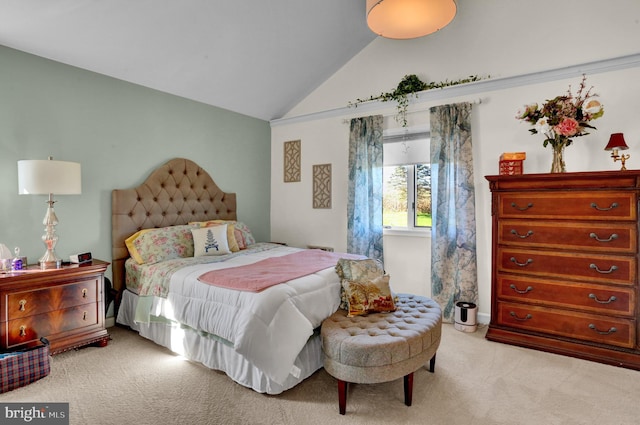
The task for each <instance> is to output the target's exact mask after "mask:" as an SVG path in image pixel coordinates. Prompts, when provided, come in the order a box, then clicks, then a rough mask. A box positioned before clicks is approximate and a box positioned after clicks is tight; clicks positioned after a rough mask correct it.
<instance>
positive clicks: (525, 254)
mask: <svg viewBox="0 0 640 425" xmlns="http://www.w3.org/2000/svg"><path fill="white" fill-rule="evenodd" d="M496 263H497V267H498V270H499V271H507V272H511V273H519V274H531V275H536V276H546V277H559V278H566V279H570V280H586V281H588V282H602V283H616V284H622V285H634V284H635V282H636V274H637V265H636V258H635V257H632V256H622V255H592V254H586V253H564V252H562V253H560V252H552V251H544V250H539V251H538V250H533V249H532V250H526V249H517V248H505V247H500V248H498V250H497V258H496Z"/></svg>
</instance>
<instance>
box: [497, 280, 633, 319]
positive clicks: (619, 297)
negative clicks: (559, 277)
mask: <svg viewBox="0 0 640 425" xmlns="http://www.w3.org/2000/svg"><path fill="white" fill-rule="evenodd" d="M497 281H498V285H497V286H498V287H497V292H498V294H497V295H498V298H499V299H500V300H504V301H515V302H523V303H529V304H538V305H545V306H550V307H565V308H572V309H579V310H582V311H584V312H590V313H602V314H610V315H611V314H616V315H624V316H629V317H633V315H634V314H635V305H636V291H635V290H633V289H632V288H629V287H626V288H625V287H619V286H607V285H594V284H589V283H582V282H576V283H568V282H566V281H564V282H563V281H554V280H551V279H534V278H529V277H527V276H513V275H506V274H501V273H499V274H498V278H497Z"/></svg>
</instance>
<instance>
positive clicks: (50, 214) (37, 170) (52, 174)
mask: <svg viewBox="0 0 640 425" xmlns="http://www.w3.org/2000/svg"><path fill="white" fill-rule="evenodd" d="M80 175H81V173H80V164H79V163H77V162H68V161H54V160H53V159H52V158H51V157H49V159H48V160H38V159H35V160H22V161H18V193H19V194H20V195H49V200H48V201H47V203H48V204H49V207H48V208H47V213H46V214H45V216H44V220H43V221H42V224H44V226H45V234H44V235H42V241H43V242H44V244H45V246H46V248H47V251H46V252H45V254H44V255H43V256H42V257H41V258H40V260H39V261H38V264H39V265H40V267H41V268H42V269H51V268H60V267H62V260H61V259H60V258H58V256H57V255H56V253H55V247H56V243H57V242H58V236H57V235H56V229H55V226H56V224H58V217H56V213H55V211H54V209H53V204H54V202H55V201H54V200H53V194H54V193H55V194H56V195H79V194H80V193H81V192H82V184H81V181H80Z"/></svg>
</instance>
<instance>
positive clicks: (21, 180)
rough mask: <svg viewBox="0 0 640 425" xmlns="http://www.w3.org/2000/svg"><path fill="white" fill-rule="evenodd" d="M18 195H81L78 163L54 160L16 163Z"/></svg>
mask: <svg viewBox="0 0 640 425" xmlns="http://www.w3.org/2000/svg"><path fill="white" fill-rule="evenodd" d="M18 193H19V194H20V195H48V194H50V193H53V194H56V195H79V194H81V193H82V183H81V172H80V163H78V162H68V161H54V160H46V159H44V160H39V159H33V160H23V161H18Z"/></svg>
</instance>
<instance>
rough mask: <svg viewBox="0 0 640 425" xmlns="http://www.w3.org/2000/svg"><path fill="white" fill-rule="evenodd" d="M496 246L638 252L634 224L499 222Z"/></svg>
mask: <svg viewBox="0 0 640 425" xmlns="http://www.w3.org/2000/svg"><path fill="white" fill-rule="evenodd" d="M498 243H499V244H501V245H510V246H522V247H531V248H535V247H540V248H557V249H571V250H577V251H599V252H605V253H607V252H608V253H630V254H631V253H635V252H636V250H637V228H636V224H635V223H588V222H573V221H569V222H564V221H542V220H540V221H537V220H501V221H500V222H499V223H498Z"/></svg>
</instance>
